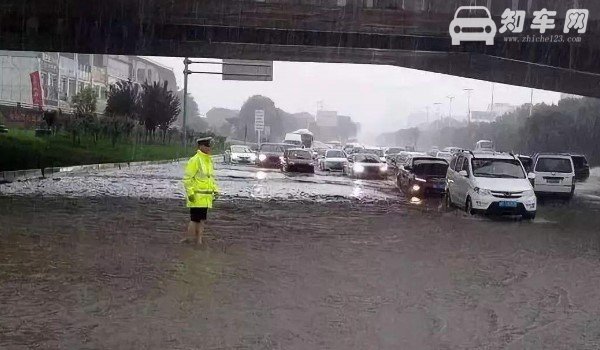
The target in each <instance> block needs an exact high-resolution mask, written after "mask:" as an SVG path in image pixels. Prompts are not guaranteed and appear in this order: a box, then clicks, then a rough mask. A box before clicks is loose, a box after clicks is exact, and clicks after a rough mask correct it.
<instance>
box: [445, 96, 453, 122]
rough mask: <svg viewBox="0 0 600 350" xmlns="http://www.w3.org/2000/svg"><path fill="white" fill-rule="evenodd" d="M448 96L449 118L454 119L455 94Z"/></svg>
mask: <svg viewBox="0 0 600 350" xmlns="http://www.w3.org/2000/svg"><path fill="white" fill-rule="evenodd" d="M446 98H447V99H448V101H449V102H448V118H450V119H452V100H454V96H452V95H449V96H446Z"/></svg>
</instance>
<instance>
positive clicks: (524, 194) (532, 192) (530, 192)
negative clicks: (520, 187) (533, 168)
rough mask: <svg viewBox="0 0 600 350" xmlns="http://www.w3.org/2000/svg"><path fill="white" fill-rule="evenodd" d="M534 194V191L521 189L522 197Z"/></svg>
mask: <svg viewBox="0 0 600 350" xmlns="http://www.w3.org/2000/svg"><path fill="white" fill-rule="evenodd" d="M534 195H535V192H534V191H533V190H527V191H523V197H531V196H534Z"/></svg>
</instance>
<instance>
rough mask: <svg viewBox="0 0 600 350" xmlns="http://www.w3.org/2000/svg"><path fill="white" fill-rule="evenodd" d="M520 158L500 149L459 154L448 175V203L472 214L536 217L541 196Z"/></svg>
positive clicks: (453, 161)
mask: <svg viewBox="0 0 600 350" xmlns="http://www.w3.org/2000/svg"><path fill="white" fill-rule="evenodd" d="M534 177H535V175H534V174H529V175H528V174H527V173H526V172H525V169H524V168H523V165H522V164H521V162H520V161H519V159H518V158H516V157H515V156H513V155H511V154H507V153H499V152H471V151H462V152H459V153H456V154H455V155H454V157H453V158H452V160H451V161H450V166H449V167H448V172H447V174H446V201H447V202H446V203H447V205H449V206H450V205H457V206H459V207H461V208H465V211H466V212H467V213H469V214H475V213H485V214H498V215H521V217H522V218H524V219H527V220H532V219H534V218H535V214H536V210H537V198H536V196H535V193H534V191H533V187H532V186H531V182H530V179H533V178H534Z"/></svg>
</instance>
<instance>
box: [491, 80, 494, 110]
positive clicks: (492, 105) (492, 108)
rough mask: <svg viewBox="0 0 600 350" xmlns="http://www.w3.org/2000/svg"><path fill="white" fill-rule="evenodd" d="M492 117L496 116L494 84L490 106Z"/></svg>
mask: <svg viewBox="0 0 600 350" xmlns="http://www.w3.org/2000/svg"><path fill="white" fill-rule="evenodd" d="M490 115H491V116H492V117H493V116H494V83H492V103H491V104H490Z"/></svg>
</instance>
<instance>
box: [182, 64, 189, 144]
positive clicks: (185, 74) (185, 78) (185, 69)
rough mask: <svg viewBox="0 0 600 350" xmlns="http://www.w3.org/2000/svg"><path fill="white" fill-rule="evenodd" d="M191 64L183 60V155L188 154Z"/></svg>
mask: <svg viewBox="0 0 600 350" xmlns="http://www.w3.org/2000/svg"><path fill="white" fill-rule="evenodd" d="M189 64H190V59H189V58H187V57H186V58H184V59H183V124H182V128H183V153H184V154H187V127H186V126H187V87H188V75H189V74H190V71H189V69H188V65H189Z"/></svg>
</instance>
